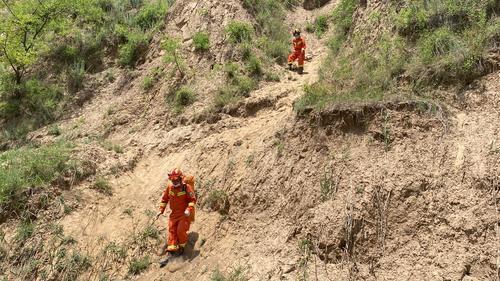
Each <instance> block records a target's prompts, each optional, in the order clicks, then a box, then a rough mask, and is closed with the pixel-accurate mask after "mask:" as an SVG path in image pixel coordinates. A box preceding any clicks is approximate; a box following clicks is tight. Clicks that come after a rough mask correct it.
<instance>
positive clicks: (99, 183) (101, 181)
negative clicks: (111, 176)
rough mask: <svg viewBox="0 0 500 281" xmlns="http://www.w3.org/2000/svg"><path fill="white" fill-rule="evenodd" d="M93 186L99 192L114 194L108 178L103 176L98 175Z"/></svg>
mask: <svg viewBox="0 0 500 281" xmlns="http://www.w3.org/2000/svg"><path fill="white" fill-rule="evenodd" d="M91 188H92V189H95V190H97V191H98V192H100V193H102V194H105V195H112V194H113V190H112V188H111V184H110V183H109V181H108V180H106V179H105V178H103V177H98V178H97V179H96V181H95V182H94V185H92V187H91Z"/></svg>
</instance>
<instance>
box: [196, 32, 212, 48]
mask: <svg viewBox="0 0 500 281" xmlns="http://www.w3.org/2000/svg"><path fill="white" fill-rule="evenodd" d="M193 44H194V48H195V50H197V51H208V50H209V49H210V38H209V37H208V34H207V33H206V32H197V33H196V34H195V35H194V36H193Z"/></svg>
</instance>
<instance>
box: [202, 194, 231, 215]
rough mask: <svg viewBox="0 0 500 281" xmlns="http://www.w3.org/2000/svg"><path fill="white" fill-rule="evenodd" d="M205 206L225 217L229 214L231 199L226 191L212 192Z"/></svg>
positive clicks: (205, 201)
mask: <svg viewBox="0 0 500 281" xmlns="http://www.w3.org/2000/svg"><path fill="white" fill-rule="evenodd" d="M203 206H206V207H208V208H210V210H212V211H216V212H219V213H220V214H221V215H225V214H227V213H228V212H229V197H228V195H227V193H226V192H225V191H224V190H220V189H214V190H211V191H210V193H209V194H208V196H207V198H206V199H205V200H204V202H203Z"/></svg>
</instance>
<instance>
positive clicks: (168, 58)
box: [161, 37, 185, 76]
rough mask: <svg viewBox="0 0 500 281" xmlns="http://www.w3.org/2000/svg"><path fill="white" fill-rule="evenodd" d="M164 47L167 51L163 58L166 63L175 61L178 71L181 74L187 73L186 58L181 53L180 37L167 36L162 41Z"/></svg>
mask: <svg viewBox="0 0 500 281" xmlns="http://www.w3.org/2000/svg"><path fill="white" fill-rule="evenodd" d="M161 47H162V49H163V50H164V51H165V55H164V57H163V59H164V60H165V62H166V63H174V64H175V67H176V69H177V71H179V73H180V74H181V76H184V75H185V65H184V60H183V59H182V57H181V55H180V51H181V44H180V42H179V40H178V39H176V38H170V37H166V38H165V39H163V41H162V43H161Z"/></svg>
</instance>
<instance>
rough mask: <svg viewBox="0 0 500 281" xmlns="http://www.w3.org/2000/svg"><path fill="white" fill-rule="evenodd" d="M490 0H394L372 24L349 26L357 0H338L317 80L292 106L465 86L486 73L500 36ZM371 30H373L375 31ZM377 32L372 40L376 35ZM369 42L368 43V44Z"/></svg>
mask: <svg viewBox="0 0 500 281" xmlns="http://www.w3.org/2000/svg"><path fill="white" fill-rule="evenodd" d="M493 3H494V1H493V0H484V1H458V2H457V1H451V0H449V1H448V0H446V1H431V2H425V1H406V0H398V1H391V2H390V3H387V5H388V6H389V7H390V8H391V9H392V11H393V15H392V16H391V17H387V16H383V15H381V14H376V15H374V16H373V17H375V18H376V20H371V22H372V24H384V25H388V26H390V25H391V23H394V22H395V24H394V25H395V26H394V29H390V31H377V32H375V33H373V32H371V31H372V30H373V29H374V28H375V29H376V27H373V28H365V29H363V28H361V29H356V30H354V28H352V27H353V24H354V22H353V14H354V12H355V11H356V9H357V7H358V0H341V1H340V2H339V4H338V5H337V7H336V8H335V10H334V11H333V14H332V21H333V26H335V30H334V35H333V36H332V38H330V40H329V47H330V49H331V50H332V52H331V54H330V56H329V58H328V59H327V60H326V61H325V63H324V66H323V68H322V71H321V73H320V81H319V82H318V83H316V84H314V85H310V86H308V88H306V91H305V92H306V94H305V95H304V96H303V97H302V98H301V99H300V100H299V101H298V102H297V103H296V104H295V108H296V111H297V112H298V113H299V114H303V113H307V112H309V111H311V110H321V109H322V108H324V107H325V106H328V105H329V104H334V103H339V102H346V103H356V102H366V101H378V100H387V99H391V98H392V97H395V96H399V97H401V96H403V97H411V96H413V95H418V96H424V95H428V93H430V92H432V91H433V90H434V89H436V88H438V87H439V86H442V87H463V86H464V85H466V84H467V83H470V82H472V81H473V80H474V79H477V78H478V77H480V76H482V75H484V74H486V73H488V72H491V71H492V70H493V69H494V67H493V66H492V62H490V61H489V60H488V54H489V53H491V52H492V50H494V46H497V45H498V41H499V36H498V34H500V33H499V30H500V25H499V18H498V15H497V14H496V13H493V12H491V10H492V8H491V7H492V6H491V5H493V6H494V4H493ZM374 35H375V36H374ZM374 37H375V39H373V38H374ZM366 42H369V43H368V44H367V43H366Z"/></svg>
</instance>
